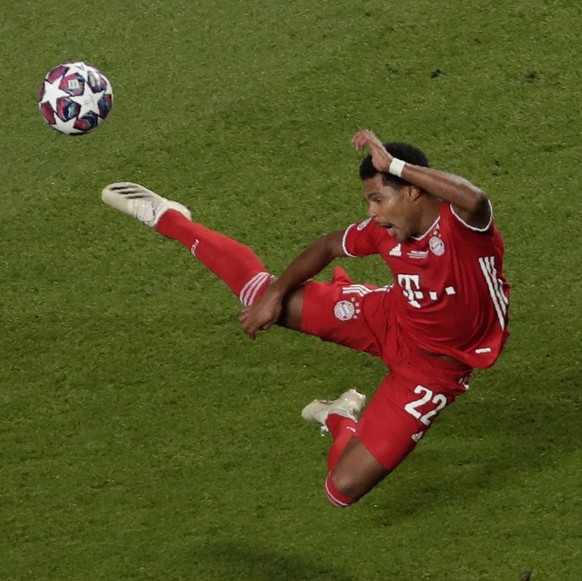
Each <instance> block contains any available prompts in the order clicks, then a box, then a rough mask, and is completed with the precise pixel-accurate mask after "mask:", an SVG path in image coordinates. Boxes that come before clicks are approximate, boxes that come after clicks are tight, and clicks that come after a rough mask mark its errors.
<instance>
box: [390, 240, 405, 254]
mask: <svg viewBox="0 0 582 581" xmlns="http://www.w3.org/2000/svg"><path fill="white" fill-rule="evenodd" d="M388 254H389V255H390V256H402V245H401V244H400V243H399V244H397V245H396V246H395V247H394V248H393V249H392V250H391V251H390V252H389V253H388Z"/></svg>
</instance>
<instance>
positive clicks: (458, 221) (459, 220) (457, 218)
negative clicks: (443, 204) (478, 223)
mask: <svg viewBox="0 0 582 581" xmlns="http://www.w3.org/2000/svg"><path fill="white" fill-rule="evenodd" d="M488 202H489V223H488V224H487V225H486V226H485V227H483V228H475V226H471V225H470V224H467V222H465V221H464V220H463V219H462V218H461V217H460V216H459V215H458V214H457V213H456V212H455V208H454V207H453V206H452V204H449V207H450V209H451V214H452V215H453V216H454V221H455V222H456V224H458V225H461V226H463V227H464V228H467V229H468V230H471V231H472V232H480V233H482V234H485V233H487V232H489V230H491V226H492V224H493V204H492V203H491V200H488Z"/></svg>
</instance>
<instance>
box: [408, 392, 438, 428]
mask: <svg viewBox="0 0 582 581" xmlns="http://www.w3.org/2000/svg"><path fill="white" fill-rule="evenodd" d="M414 393H416V394H418V395H422V397H421V398H419V399H416V400H414V401H411V402H410V403H407V404H406V405H405V406H404V411H406V412H408V413H409V414H410V415H411V416H412V417H414V418H416V419H417V420H420V421H421V422H422V423H423V424H424V425H425V426H430V423H431V421H432V418H433V417H434V416H436V415H437V414H438V413H439V412H440V411H441V410H442V409H443V408H444V407H445V406H446V405H447V398H446V397H445V396H444V395H442V394H441V393H437V394H436V395H435V394H434V393H433V391H432V390H431V389H428V387H424V386H423V385H417V386H416V387H415V388H414ZM429 402H431V403H433V404H434V405H435V406H436V407H435V408H434V409H433V410H431V411H429V412H426V413H425V414H422V413H421V412H419V411H418V408H421V407H423V406H425V405H426V404H427V403H429Z"/></svg>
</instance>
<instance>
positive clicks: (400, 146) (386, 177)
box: [360, 142, 432, 242]
mask: <svg viewBox="0 0 582 581" xmlns="http://www.w3.org/2000/svg"><path fill="white" fill-rule="evenodd" d="M384 147H385V148H386V150H387V151H388V153H390V154H391V155H392V156H394V157H395V158H397V159H401V160H402V161H405V162H406V163H410V164H414V165H420V166H424V167H430V165H429V163H428V159H427V158H426V155H425V154H424V153H423V152H422V151H421V150H420V149H418V148H417V147H415V146H414V145H410V144H408V143H399V142H391V143H385V144H384ZM360 179H361V180H362V182H363V184H364V195H365V198H366V201H367V202H368V215H369V216H370V218H372V219H374V221H375V222H376V223H377V224H378V225H379V226H381V227H383V228H386V230H387V231H388V233H389V234H390V235H391V236H394V237H395V238H396V239H397V240H398V241H399V242H404V241H405V240H407V239H408V238H410V237H411V236H415V235H419V234H422V233H423V232H422V231H421V228H422V225H423V224H424V223H425V222H426V220H425V217H426V211H427V204H426V201H428V200H429V199H430V198H431V197H432V196H430V194H428V193H426V192H424V191H423V190H421V189H420V188H418V187H417V186H415V185H413V184H411V183H410V182H407V181H406V180H403V179H401V178H399V177H398V176H395V175H392V174H389V173H387V172H379V171H378V170H377V169H376V168H375V167H374V165H373V164H372V158H371V156H370V155H368V156H366V157H365V158H364V159H363V161H362V163H361V164H360Z"/></svg>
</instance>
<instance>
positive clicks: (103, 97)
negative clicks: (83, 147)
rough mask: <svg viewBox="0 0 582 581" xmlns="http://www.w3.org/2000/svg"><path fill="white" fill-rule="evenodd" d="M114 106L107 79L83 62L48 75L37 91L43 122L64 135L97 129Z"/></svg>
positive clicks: (63, 65) (74, 63) (72, 63)
mask: <svg viewBox="0 0 582 581" xmlns="http://www.w3.org/2000/svg"><path fill="white" fill-rule="evenodd" d="M112 105H113V90H112V89H111V83H110V82H109V80H108V79H107V77H106V76H105V75H104V74H103V73H102V72H101V71H99V70H98V69H96V68H95V67H92V66H90V65H88V64H86V63H84V62H71V63H64V64H62V65H59V66H58V67H55V68H54V69H53V70H52V71H50V72H49V73H48V74H47V75H46V77H45V78H44V81H43V83H42V86H41V87H40V92H39V96H38V106H39V109H40V112H41V114H42V116H43V117H44V120H45V121H46V122H47V123H48V124H49V125H50V126H51V127H52V128H53V129H56V130H57V131H60V132H61V133H65V134H67V135H84V134H85V133H89V132H90V131H93V129H95V128H97V127H99V125H100V124H101V123H102V122H103V121H104V119H105V118H106V117H107V115H109V113H110V111H111V107H112Z"/></svg>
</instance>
